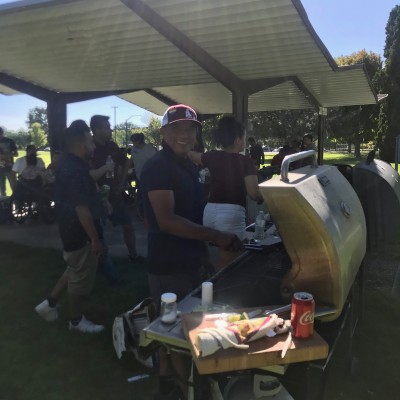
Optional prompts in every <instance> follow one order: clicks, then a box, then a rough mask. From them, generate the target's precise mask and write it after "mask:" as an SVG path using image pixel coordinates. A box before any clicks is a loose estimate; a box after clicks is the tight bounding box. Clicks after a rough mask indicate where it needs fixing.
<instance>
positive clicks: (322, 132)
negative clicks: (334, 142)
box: [318, 107, 327, 165]
mask: <svg viewBox="0 0 400 400" xmlns="http://www.w3.org/2000/svg"><path fill="white" fill-rule="evenodd" d="M326 115H327V109H326V108H325V107H319V110H318V165H322V164H323V163H324V142H325V138H326Z"/></svg>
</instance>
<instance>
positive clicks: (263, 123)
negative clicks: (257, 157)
mask: <svg viewBox="0 0 400 400" xmlns="http://www.w3.org/2000/svg"><path fill="white" fill-rule="evenodd" d="M249 120H250V121H251V122H252V125H253V131H252V132H250V133H249V135H250V134H251V135H252V136H254V137H255V139H256V140H257V141H261V142H263V143H268V144H269V145H270V146H272V147H279V146H281V145H284V144H287V143H289V142H290V141H291V140H294V139H298V140H300V139H301V138H302V137H303V135H304V134H305V133H311V134H312V135H316V133H317V121H318V119H317V114H316V111H315V110H314V109H305V110H281V111H264V112H256V113H251V114H250V115H249Z"/></svg>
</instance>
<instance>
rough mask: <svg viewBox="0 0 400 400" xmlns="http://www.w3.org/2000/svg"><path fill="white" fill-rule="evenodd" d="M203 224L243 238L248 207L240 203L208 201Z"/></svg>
mask: <svg viewBox="0 0 400 400" xmlns="http://www.w3.org/2000/svg"><path fill="white" fill-rule="evenodd" d="M203 225H204V226H208V227H209V228H213V229H217V230H219V231H224V232H229V233H234V234H235V235H236V236H238V238H239V239H240V240H243V239H244V238H245V230H246V209H245V208H244V207H242V206H239V205H238V204H223V203H207V205H206V207H205V208H204V214H203Z"/></svg>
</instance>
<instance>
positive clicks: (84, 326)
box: [69, 315, 104, 333]
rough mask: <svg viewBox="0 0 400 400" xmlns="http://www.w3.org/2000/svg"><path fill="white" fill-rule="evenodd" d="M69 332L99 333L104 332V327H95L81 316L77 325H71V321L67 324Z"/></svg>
mask: <svg viewBox="0 0 400 400" xmlns="http://www.w3.org/2000/svg"><path fill="white" fill-rule="evenodd" d="M69 330H70V331H78V332H82V333H100V332H102V331H103V330H104V325H96V324H95V323H93V322H92V321H89V320H87V319H86V318H85V316H84V315H82V319H81V320H80V321H79V324H78V325H73V324H72V322H71V321H70V322H69Z"/></svg>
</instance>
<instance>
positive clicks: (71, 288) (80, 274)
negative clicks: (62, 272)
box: [64, 243, 98, 295]
mask: <svg viewBox="0 0 400 400" xmlns="http://www.w3.org/2000/svg"><path fill="white" fill-rule="evenodd" d="M64 261H65V262H66V263H67V270H66V272H67V276H68V293H71V294H77V295H88V294H90V293H91V291H92V289H93V285H94V280H95V278H96V270H97V265H98V258H97V257H96V256H95V255H94V254H93V252H92V248H91V245H90V243H88V244H86V245H85V246H84V247H82V248H81V249H79V250H75V251H70V252H66V251H64Z"/></svg>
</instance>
